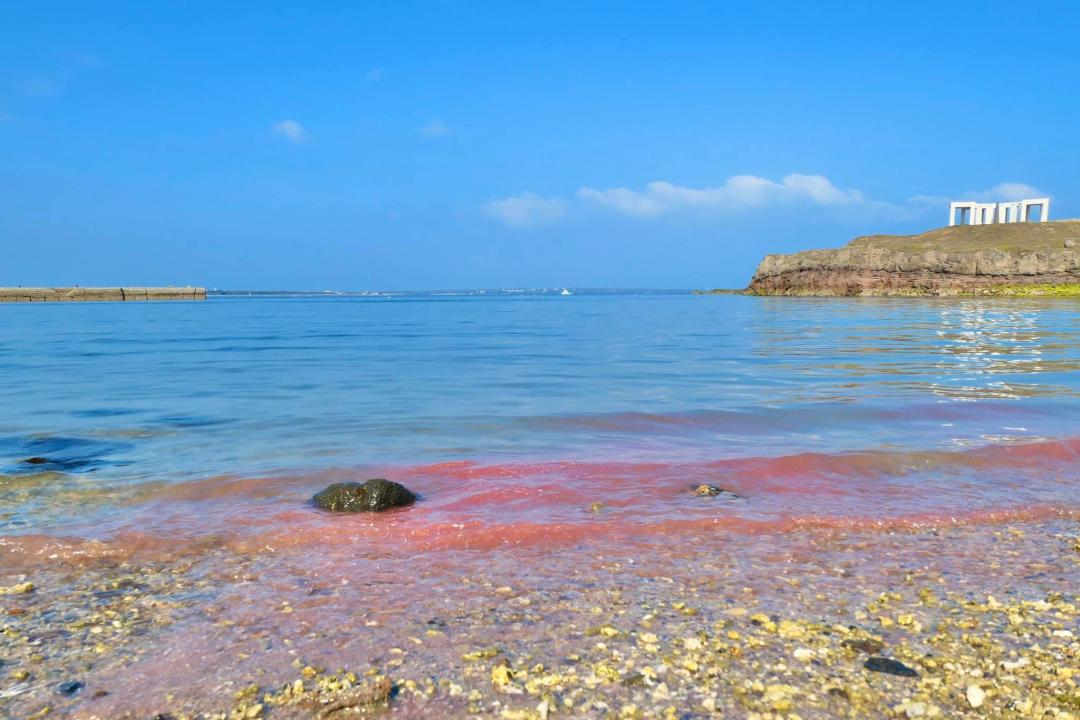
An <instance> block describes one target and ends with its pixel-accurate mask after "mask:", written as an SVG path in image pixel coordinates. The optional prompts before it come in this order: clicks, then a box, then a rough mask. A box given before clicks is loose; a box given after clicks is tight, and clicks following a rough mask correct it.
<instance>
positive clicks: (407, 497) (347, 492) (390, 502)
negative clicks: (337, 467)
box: [311, 478, 416, 512]
mask: <svg viewBox="0 0 1080 720" xmlns="http://www.w3.org/2000/svg"><path fill="white" fill-rule="evenodd" d="M311 501H312V502H313V503H315V507H317V508H321V509H323V510H331V511H333V512H360V511H363V510H367V511H369V512H380V511H382V510H389V509H390V508H396V507H402V506H404V505H412V504H413V503H414V502H416V495H414V494H413V493H412V492H410V491H409V489H408V488H406V487H405V486H404V485H400V484H398V483H396V482H391V481H390V480H384V479H383V478H374V479H372V480H368V481H367V482H365V483H358V482H347V483H334V484H333V485H331V486H330V487H328V488H326V489H325V490H321V491H319V492H317V493H315V496H314V497H313V498H311Z"/></svg>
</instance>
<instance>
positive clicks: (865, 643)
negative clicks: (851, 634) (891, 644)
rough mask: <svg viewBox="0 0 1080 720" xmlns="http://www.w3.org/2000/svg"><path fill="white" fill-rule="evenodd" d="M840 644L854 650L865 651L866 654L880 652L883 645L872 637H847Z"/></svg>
mask: <svg viewBox="0 0 1080 720" xmlns="http://www.w3.org/2000/svg"><path fill="white" fill-rule="evenodd" d="M840 644H841V645H843V646H844V647H846V648H851V649H852V650H854V651H855V652H861V653H866V654H867V655H876V654H877V653H879V652H881V649H882V648H883V647H885V645H884V644H882V642H881V641H880V640H874V639H873V638H862V639H859V640H856V639H854V638H848V639H847V640H844V641H843V642H842V643H840Z"/></svg>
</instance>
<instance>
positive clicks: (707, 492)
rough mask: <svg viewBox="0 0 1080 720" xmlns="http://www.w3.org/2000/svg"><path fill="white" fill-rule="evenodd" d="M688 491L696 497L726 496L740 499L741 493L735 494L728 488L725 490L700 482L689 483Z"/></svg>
mask: <svg viewBox="0 0 1080 720" xmlns="http://www.w3.org/2000/svg"><path fill="white" fill-rule="evenodd" d="M690 492H692V493H694V494H695V495H697V496H698V497H721V496H723V497H726V498H729V499H731V500H741V499H742V496H741V495H736V494H735V493H733V492H731V491H730V490H725V489H724V488H721V487H716V486H715V485H710V484H709V483H701V484H700V485H691V486H690Z"/></svg>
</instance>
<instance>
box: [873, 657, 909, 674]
mask: <svg viewBox="0 0 1080 720" xmlns="http://www.w3.org/2000/svg"><path fill="white" fill-rule="evenodd" d="M863 667H864V668H866V669H867V670H869V671H870V672H879V673H885V674H886V675H898V676H899V677H919V673H918V672H916V671H915V670H914V669H912V668H909V667H908V666H907V665H905V664H904V663H902V662H900V661H899V660H893V659H892V658H887V657H881V656H874V657H872V658H870V659H869V660H867V661H866V662H865V663H863Z"/></svg>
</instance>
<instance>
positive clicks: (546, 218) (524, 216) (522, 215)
mask: <svg viewBox="0 0 1080 720" xmlns="http://www.w3.org/2000/svg"><path fill="white" fill-rule="evenodd" d="M483 210H484V213H485V214H487V215H489V216H490V217H493V218H496V219H498V220H501V221H502V222H503V223H504V224H505V225H507V226H509V227H512V228H532V227H537V226H539V225H545V224H548V223H552V222H555V221H556V220H558V219H560V218H561V217H562V216H563V215H564V214H565V213H566V203H565V202H564V201H562V200H561V199H559V198H554V197H541V196H539V195H537V194H536V193H531V192H523V193H521V194H520V195H515V196H513V197H507V198H499V199H496V200H491V201H490V202H488V203H487V204H485V205H484V207H483Z"/></svg>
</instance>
